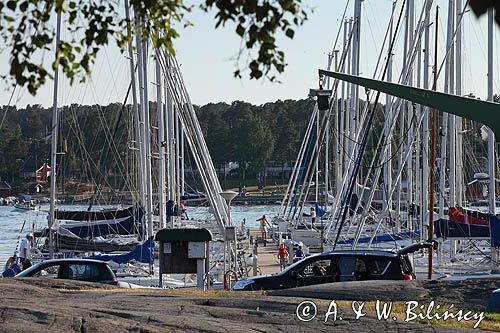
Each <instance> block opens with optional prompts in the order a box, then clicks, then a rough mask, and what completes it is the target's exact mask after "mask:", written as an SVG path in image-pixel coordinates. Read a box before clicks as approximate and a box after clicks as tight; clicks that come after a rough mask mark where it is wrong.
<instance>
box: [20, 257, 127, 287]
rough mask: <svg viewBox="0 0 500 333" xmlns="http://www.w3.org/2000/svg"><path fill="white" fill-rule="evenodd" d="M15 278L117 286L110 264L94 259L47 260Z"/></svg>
mask: <svg viewBox="0 0 500 333" xmlns="http://www.w3.org/2000/svg"><path fill="white" fill-rule="evenodd" d="M15 277H16V278H23V277H39V278H44V279H68V280H78V281H87V282H100V283H107V284H114V285H116V284H117V279H116V276H115V273H113V271H112V270H111V268H110V267H109V266H108V264H106V263H105V262H103V261H99V260H92V259H51V260H45V261H43V262H41V263H38V264H36V265H33V266H31V267H30V268H28V269H26V270H24V271H22V272H21V273H19V274H17V275H16V276H15Z"/></svg>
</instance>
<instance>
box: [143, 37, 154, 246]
mask: <svg viewBox="0 0 500 333" xmlns="http://www.w3.org/2000/svg"><path fill="white" fill-rule="evenodd" d="M143 44H144V46H143V48H142V53H143V56H142V66H143V71H144V74H143V75H144V82H143V83H144V109H143V110H144V127H143V130H144V145H143V146H144V154H145V156H146V167H145V170H144V171H145V173H146V216H147V218H148V219H147V226H148V230H147V238H148V239H149V238H150V237H152V236H153V182H152V177H151V133H150V131H151V122H150V120H149V94H148V42H147V40H146V41H143Z"/></svg>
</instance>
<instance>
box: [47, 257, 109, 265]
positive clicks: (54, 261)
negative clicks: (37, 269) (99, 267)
mask: <svg viewBox="0 0 500 333" xmlns="http://www.w3.org/2000/svg"><path fill="white" fill-rule="evenodd" d="M40 264H105V262H104V261H101V260H95V259H80V258H67V259H48V260H44V261H42V262H39V263H38V264H37V265H40Z"/></svg>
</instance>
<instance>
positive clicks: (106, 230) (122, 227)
mask: <svg viewBox="0 0 500 333" xmlns="http://www.w3.org/2000/svg"><path fill="white" fill-rule="evenodd" d="M143 217H144V213H143V212H142V211H141V210H139V211H137V213H136V214H135V216H134V215H132V216H128V217H124V218H121V219H114V220H100V221H92V222H77V223H67V224H63V225H61V227H62V228H64V229H66V230H68V231H70V232H71V233H73V234H75V235H76V236H78V237H80V238H95V237H105V236H108V235H133V234H138V233H141V230H142V225H143Z"/></svg>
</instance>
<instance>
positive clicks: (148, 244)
mask: <svg viewBox="0 0 500 333" xmlns="http://www.w3.org/2000/svg"><path fill="white" fill-rule="evenodd" d="M154 250H155V242H154V240H153V239H148V240H147V241H145V242H144V243H143V244H141V245H139V246H137V247H136V248H135V249H133V250H132V251H130V252H128V253H124V254H107V255H100V256H92V257H88V259H96V260H102V261H114V262H116V263H117V264H125V263H127V262H130V261H132V260H135V261H138V262H142V263H145V264H149V263H152V262H153V261H154V259H155V257H154Z"/></svg>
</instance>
